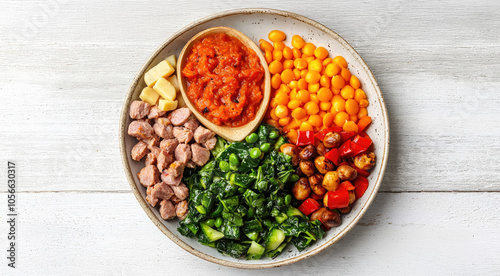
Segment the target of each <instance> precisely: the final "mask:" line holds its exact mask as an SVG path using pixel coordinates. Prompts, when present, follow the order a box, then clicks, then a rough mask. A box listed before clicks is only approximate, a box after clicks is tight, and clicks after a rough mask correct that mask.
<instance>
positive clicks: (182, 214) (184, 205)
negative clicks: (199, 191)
mask: <svg viewBox="0 0 500 276" xmlns="http://www.w3.org/2000/svg"><path fill="white" fill-rule="evenodd" d="M175 214H176V215H177V216H178V217H179V218H180V219H181V220H183V219H184V218H186V216H187V214H188V202H187V200H183V201H181V202H179V203H177V204H175Z"/></svg>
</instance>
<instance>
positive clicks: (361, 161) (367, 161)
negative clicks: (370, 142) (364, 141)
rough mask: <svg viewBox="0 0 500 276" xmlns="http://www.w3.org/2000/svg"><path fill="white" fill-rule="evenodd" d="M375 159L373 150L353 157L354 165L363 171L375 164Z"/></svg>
mask: <svg viewBox="0 0 500 276" xmlns="http://www.w3.org/2000/svg"><path fill="white" fill-rule="evenodd" d="M375 161H376V158H375V153H373V152H369V153H363V154H360V155H358V156H356V157H354V165H355V166H356V167H358V168H359V169H361V170H365V171H367V170H369V169H371V168H373V166H375Z"/></svg>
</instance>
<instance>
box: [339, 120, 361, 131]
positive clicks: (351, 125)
mask: <svg viewBox="0 0 500 276" xmlns="http://www.w3.org/2000/svg"><path fill="white" fill-rule="evenodd" d="M342 129H343V130H344V131H353V132H358V125H357V124H356V123H355V122H353V121H346V122H345V123H344V125H343V126H342Z"/></svg>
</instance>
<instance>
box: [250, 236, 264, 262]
mask: <svg viewBox="0 0 500 276" xmlns="http://www.w3.org/2000/svg"><path fill="white" fill-rule="evenodd" d="M265 251H266V249H265V248H264V246H262V245H260V244H258V243H256V242H255V241H252V243H251V244H250V247H249V248H248V251H247V259H249V260H258V259H260V257H261V256H262V254H264V252H265Z"/></svg>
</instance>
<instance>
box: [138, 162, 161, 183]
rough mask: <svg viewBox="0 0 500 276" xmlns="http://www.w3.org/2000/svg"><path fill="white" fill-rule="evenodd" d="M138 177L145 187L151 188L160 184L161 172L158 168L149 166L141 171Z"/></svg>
mask: <svg viewBox="0 0 500 276" xmlns="http://www.w3.org/2000/svg"><path fill="white" fill-rule="evenodd" d="M137 177H138V178H139V182H140V183H141V184H142V185H143V186H144V187H149V186H151V185H153V184H155V183H158V182H160V171H158V168H157V167H155V166H153V165H149V166H146V167H144V168H142V169H141V171H140V172H139V173H138V174H137Z"/></svg>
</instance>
